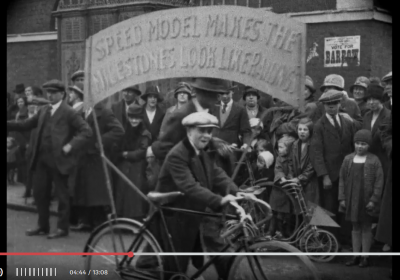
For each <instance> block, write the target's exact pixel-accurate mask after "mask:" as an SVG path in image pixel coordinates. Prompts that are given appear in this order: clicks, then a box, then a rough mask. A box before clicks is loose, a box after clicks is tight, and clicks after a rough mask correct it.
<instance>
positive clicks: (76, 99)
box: [68, 83, 83, 114]
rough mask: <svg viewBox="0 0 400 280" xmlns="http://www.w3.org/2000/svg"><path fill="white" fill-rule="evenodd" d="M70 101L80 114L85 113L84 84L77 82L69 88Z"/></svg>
mask: <svg viewBox="0 0 400 280" xmlns="http://www.w3.org/2000/svg"><path fill="white" fill-rule="evenodd" d="M68 89H69V90H70V92H69V103H70V104H71V106H72V109H74V110H75V111H76V112H78V114H83V84H82V83H76V84H75V85H74V86H72V87H69V88H68Z"/></svg>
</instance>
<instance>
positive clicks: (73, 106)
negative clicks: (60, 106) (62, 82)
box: [72, 102, 83, 109]
mask: <svg viewBox="0 0 400 280" xmlns="http://www.w3.org/2000/svg"><path fill="white" fill-rule="evenodd" d="M82 104H83V102H77V103H75V104H74V105H72V109H76V108H78V107H79V106H81V105H82Z"/></svg>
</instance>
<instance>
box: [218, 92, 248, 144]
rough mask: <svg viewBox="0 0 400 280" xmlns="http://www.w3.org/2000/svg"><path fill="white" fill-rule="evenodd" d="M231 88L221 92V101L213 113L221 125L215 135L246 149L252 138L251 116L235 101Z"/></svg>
mask: <svg viewBox="0 0 400 280" xmlns="http://www.w3.org/2000/svg"><path fill="white" fill-rule="evenodd" d="M231 89H232V88H229V89H228V90H227V91H226V92H224V93H220V97H221V103H220V104H219V105H215V106H214V108H213V111H212V114H213V115H214V116H216V117H217V119H218V122H219V127H220V128H217V129H215V131H214V136H215V137H218V138H220V139H222V140H224V141H226V142H228V143H229V144H236V145H237V146H238V147H241V149H246V148H247V147H248V145H249V144H250V143H249V142H250V138H251V128H250V123H249V118H248V115H247V112H246V110H245V109H244V108H243V107H240V106H239V105H238V104H237V103H236V102H233V99H232V95H233V91H232V90H231Z"/></svg>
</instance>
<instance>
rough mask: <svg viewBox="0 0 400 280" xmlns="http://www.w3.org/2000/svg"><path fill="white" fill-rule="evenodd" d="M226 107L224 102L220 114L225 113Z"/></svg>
mask: <svg viewBox="0 0 400 280" xmlns="http://www.w3.org/2000/svg"><path fill="white" fill-rule="evenodd" d="M226 107H228V105H226V104H225V103H224V105H223V106H222V114H225V113H226Z"/></svg>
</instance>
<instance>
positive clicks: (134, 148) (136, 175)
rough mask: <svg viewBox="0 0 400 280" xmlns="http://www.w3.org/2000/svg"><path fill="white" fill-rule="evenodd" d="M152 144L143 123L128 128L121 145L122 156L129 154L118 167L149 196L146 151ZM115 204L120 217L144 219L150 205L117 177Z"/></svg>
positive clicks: (120, 161)
mask: <svg viewBox="0 0 400 280" xmlns="http://www.w3.org/2000/svg"><path fill="white" fill-rule="evenodd" d="M150 143H151V134H150V132H149V131H148V130H147V129H146V128H145V127H144V125H143V123H141V124H140V125H139V126H138V127H136V128H133V127H132V126H128V127H127V129H126V130H125V136H124V137H123V139H122V143H121V144H120V152H119V153H120V155H122V152H125V151H126V152H128V156H127V158H126V159H124V158H121V157H120V159H119V160H118V161H117V167H118V168H119V170H121V172H122V173H123V174H124V175H125V176H126V177H128V179H129V180H130V181H131V182H132V183H133V184H134V185H135V186H136V187H138V188H139V190H140V191H141V192H142V193H144V194H147V193H148V191H149V190H148V188H147V184H146V179H145V178H146V150H147V148H148V147H149V145H150ZM114 185H115V204H116V209H117V214H118V216H120V217H127V218H142V217H143V216H144V215H145V214H146V213H147V209H148V203H147V201H145V200H144V199H143V198H142V197H141V196H140V195H139V194H138V193H137V192H136V191H135V190H133V189H132V188H131V187H130V186H129V185H128V184H126V182H125V181H124V180H123V179H122V178H120V177H119V176H116V180H115V184H114Z"/></svg>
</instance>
